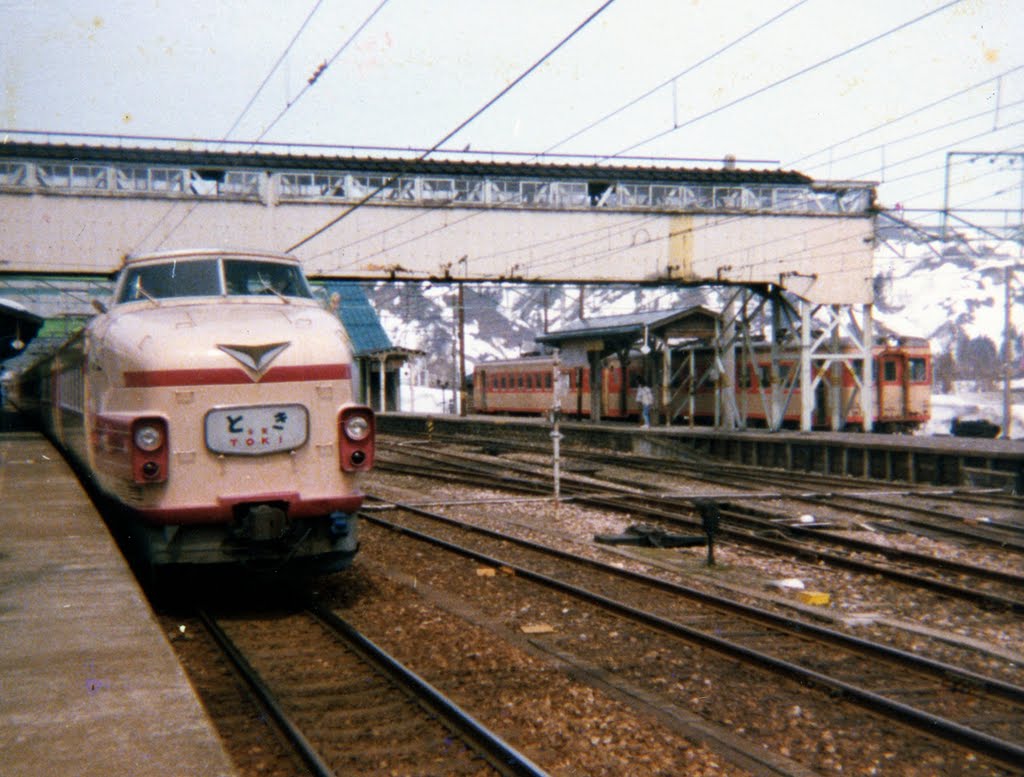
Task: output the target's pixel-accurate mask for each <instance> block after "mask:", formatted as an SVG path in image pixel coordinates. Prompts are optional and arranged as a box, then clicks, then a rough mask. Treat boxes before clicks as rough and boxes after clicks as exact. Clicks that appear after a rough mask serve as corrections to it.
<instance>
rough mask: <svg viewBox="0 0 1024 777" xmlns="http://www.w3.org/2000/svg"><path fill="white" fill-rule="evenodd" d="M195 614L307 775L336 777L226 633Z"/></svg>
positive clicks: (205, 615)
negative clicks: (286, 742) (271, 721)
mask: <svg viewBox="0 0 1024 777" xmlns="http://www.w3.org/2000/svg"><path fill="white" fill-rule="evenodd" d="M197 614H198V616H199V618H200V620H202V622H203V625H204V626H205V627H206V630H207V631H209V632H210V635H211V636H212V637H213V638H214V640H216V642H217V645H218V646H219V647H220V649H221V650H222V651H223V652H224V654H225V655H226V656H227V657H228V658H229V659H230V660H231V663H232V664H233V665H234V667H235V669H237V670H238V672H239V674H241V676H242V678H243V679H244V680H245V682H246V683H247V684H248V686H249V688H250V689H252V691H253V693H255V694H256V697H257V698H258V699H259V702H260V704H261V705H263V708H264V709H266V710H267V712H269V713H270V715H271V717H273V719H274V722H275V723H276V724H277V726H278V728H279V729H280V730H281V731H282V733H284V735H285V736H286V737H287V739H288V741H289V742H290V743H291V745H292V747H293V748H295V751H296V752H297V753H298V754H299V756H300V757H301V758H302V760H303V762H304V763H305V764H306V766H307V767H308V768H309V769H310V771H311V772H312V773H313V774H315V775H317V777H335V772H334V770H333V769H331V768H330V767H329V766H328V765H327V764H326V763H325V762H324V760H323V758H322V757H321V756H320V754H319V753H318V752H317V751H316V748H314V747H313V745H312V744H310V742H309V740H308V739H306V737H305V736H303V734H302V731H300V730H299V727H298V726H297V725H295V723H294V722H293V721H292V719H291V718H290V717H289V716H288V713H286V712H285V711H284V708H283V707H282V706H281V705H280V704H278V702H277V697H275V696H274V694H273V692H272V691H271V690H270V688H268V687H267V685H266V683H264V682H263V680H262V678H261V677H260V675H259V673H258V672H257V671H256V670H255V669H254V668H253V667H252V665H251V664H250V663H249V662H248V661H247V660H246V658H245V656H244V655H243V654H242V651H241V650H239V649H238V646H237V645H235V643H234V642H233V641H232V640H231V638H230V637H229V636H228V635H227V633H226V632H225V631H224V630H223V629H222V628H221V627H220V625H219V624H218V623H217V622H216V621H215V620H214V619H213V618H211V617H210V615H209V614H208V613H207V612H206V611H205V610H199V612H198V613H197Z"/></svg>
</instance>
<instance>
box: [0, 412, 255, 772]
mask: <svg viewBox="0 0 1024 777" xmlns="http://www.w3.org/2000/svg"><path fill="white" fill-rule="evenodd" d="M0 504H2V505H3V510H2V511H0V752H2V753H3V766H2V767H0V772H2V773H3V774H4V775H7V776H8V777H14V776H15V775H17V776H19V777H20V776H22V775H24V776H25V777H28V776H29V775H31V776H32V777H36V776H37V775H43V774H68V775H70V774H73V775H88V776H92V775H95V776H96V777H100V776H101V775H102V777H109V775H113V774H130V775H133V776H134V777H144V776H148V775H153V777H156V776H157V775H159V776H160V777H168V776H169V775H182V776H183V777H184V775H197V774H202V775H225V776H227V775H235V774H236V771H235V768H234V766H233V764H232V762H231V760H230V758H229V757H228V756H227V754H226V753H225V751H224V749H223V746H222V744H221V742H220V739H219V738H218V736H217V733H216V731H215V729H214V727H213V724H212V723H211V722H210V720H209V718H208V717H207V715H206V713H205V711H204V710H203V707H202V705H201V704H200V702H199V700H198V698H197V697H196V695H195V692H194V691H193V688H192V686H191V685H190V683H189V681H188V679H187V677H186V676H185V673H184V671H183V670H182V668H181V667H180V666H179V664H178V662H177V659H176V657H175V655H174V652H173V651H172V649H171V647H170V645H169V644H168V642H167V641H166V639H165V637H164V635H163V634H162V632H161V630H160V627H159V625H158V624H157V622H156V619H155V618H154V616H153V613H152V611H151V610H150V608H149V604H148V602H147V601H146V598H145V596H144V595H143V593H142V590H141V589H140V588H139V586H138V584H137V583H136V581H135V578H134V576H133V575H132V573H131V571H130V569H129V568H128V564H127V562H126V561H125V560H124V558H123V557H122V556H121V554H120V552H119V551H118V548H117V545H116V544H115V542H114V540H113V539H112V537H111V536H110V534H109V533H108V531H107V527H106V525H105V524H104V523H103V520H102V518H101V517H100V516H99V514H98V513H97V512H96V509H95V508H94V507H93V504H92V502H91V501H90V500H89V498H88V496H87V495H86V494H85V492H84V491H83V489H82V487H81V485H80V484H79V482H78V480H77V479H76V478H75V476H74V473H73V472H72V471H71V469H70V467H69V466H68V465H67V464H66V462H65V461H64V459H63V458H62V457H61V455H60V454H59V453H58V452H57V451H56V450H55V449H54V448H53V446H52V445H50V443H49V442H47V441H46V440H45V439H44V438H43V437H42V436H41V435H39V434H37V433H35V432H20V431H17V432H4V433H2V434H0Z"/></svg>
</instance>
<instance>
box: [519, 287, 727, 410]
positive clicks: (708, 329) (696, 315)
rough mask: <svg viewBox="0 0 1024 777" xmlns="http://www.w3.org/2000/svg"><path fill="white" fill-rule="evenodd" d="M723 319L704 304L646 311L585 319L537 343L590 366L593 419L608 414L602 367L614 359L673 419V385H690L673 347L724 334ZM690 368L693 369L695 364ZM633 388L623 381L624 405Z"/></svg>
mask: <svg viewBox="0 0 1024 777" xmlns="http://www.w3.org/2000/svg"><path fill="white" fill-rule="evenodd" d="M719 321H720V317H719V315H718V314H717V313H716V312H714V311H713V310H710V309H708V308H705V307H703V306H694V307H687V308H680V309H675V310H660V311H646V312H637V313H628V314H623V315H616V316H601V317H596V318H588V319H585V320H580V321H577V322H575V323H573V324H572V325H570V326H567V327H566V328H564V329H561V330H558V331H553V332H547V333H545V334H543V335H540V336H538V337H537V338H536V341H537V342H538V343H542V344H544V345H546V346H548V347H549V348H557V349H558V355H559V361H560V362H561V363H562V365H563V366H565V367H568V368H573V367H576V368H580V369H588V370H589V376H590V387H591V390H590V417H591V419H593V420H599V419H600V418H601V417H602V416H603V415H605V413H604V410H605V408H604V407H602V398H603V396H604V394H605V393H606V392H604V391H603V390H602V386H601V381H602V365H603V364H604V363H605V362H606V361H607V360H608V359H609V358H614V359H616V360H617V362H618V365H619V367H621V374H622V375H627V374H629V373H631V372H632V373H635V374H637V377H638V378H639V379H641V380H643V381H644V382H645V383H646V384H647V385H648V386H650V387H651V388H652V390H653V392H654V396H655V411H656V413H657V415H658V416H659V417H661V418H664V419H665V420H670V419H671V417H673V416H674V415H675V414H676V413H677V412H678V408H679V405H680V401H679V398H678V396H674V395H673V391H672V388H671V387H672V386H673V385H675V386H676V387H677V388H678V387H679V386H680V385H684V386H685V385H686V384H687V381H686V380H683V381H682V382H680V380H679V376H678V375H674V374H673V371H674V370H675V371H677V372H678V369H679V365H675V366H673V362H672V346H674V345H676V346H677V345H679V344H682V343H697V342H705V343H707V342H711V341H712V340H713V339H714V338H715V337H716V335H717V334H718V332H719ZM631 364H632V365H633V367H632V369H630V368H629V366H630V365H631ZM687 366H688V368H689V370H691V371H692V369H693V365H692V362H691V363H690V364H689V365H687ZM633 389H634V386H632V385H630V382H629V381H627V380H622V381H620V382H619V384H618V386H617V390H618V392H619V394H620V396H619V402H618V406H619V407H624V406H625V401H626V395H627V393H628V392H630V391H632V390H633ZM676 393H678V392H676Z"/></svg>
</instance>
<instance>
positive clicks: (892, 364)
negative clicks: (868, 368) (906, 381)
mask: <svg viewBox="0 0 1024 777" xmlns="http://www.w3.org/2000/svg"><path fill="white" fill-rule="evenodd" d="M882 380H884V381H886V382H888V383H892V382H893V381H895V380H896V361H895V360H894V359H886V360H885V361H883V362H882Z"/></svg>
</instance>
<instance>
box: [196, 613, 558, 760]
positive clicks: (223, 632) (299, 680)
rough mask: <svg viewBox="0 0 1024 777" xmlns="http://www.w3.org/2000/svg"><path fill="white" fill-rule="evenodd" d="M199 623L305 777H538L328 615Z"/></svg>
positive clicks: (430, 690)
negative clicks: (440, 776)
mask: <svg viewBox="0 0 1024 777" xmlns="http://www.w3.org/2000/svg"><path fill="white" fill-rule="evenodd" d="M199 617H200V620H201V622H202V624H203V626H204V627H205V629H206V630H207V631H208V633H209V634H210V635H211V637H212V638H213V640H215V642H216V643H217V645H218V646H219V647H220V648H221V650H222V651H223V653H224V655H225V656H226V657H227V658H228V659H229V660H230V661H231V663H232V665H233V666H234V668H235V670H236V671H237V672H238V674H239V675H240V676H241V677H242V678H244V680H245V682H246V684H247V685H248V687H249V688H250V689H251V691H252V693H253V694H254V695H255V696H256V698H257V699H258V700H259V704H260V706H261V707H262V709H263V710H265V712H266V714H267V715H268V716H269V717H271V718H272V719H273V720H274V722H275V725H276V727H277V729H278V731H280V732H281V733H282V734H283V736H284V738H286V739H287V741H288V742H289V743H290V745H291V747H292V748H293V749H294V751H295V753H296V754H297V755H298V757H299V759H300V760H301V761H302V763H303V764H304V765H305V767H306V768H307V769H308V770H309V772H310V773H311V774H315V775H318V776H320V775H335V774H361V775H373V774H380V775H395V774H445V775H479V776H483V775H492V774H493V775H502V776H506V777H511V776H512V775H531V776H533V777H539V776H540V775H545V774H546V772H544V771H542V770H541V769H540V768H539V767H538V766H536V765H535V764H533V763H531V762H530V761H529V759H527V758H526V757H524V756H523V755H521V754H520V753H518V752H516V751H515V750H514V749H513V748H511V747H510V746H509V745H508V744H506V743H505V742H504V741H502V739H501V738H500V737H498V736H497V735H496V734H494V733H493V732H492V731H490V730H488V729H487V728H486V727H485V726H483V725H482V724H480V723H479V722H477V721H476V720H474V719H473V718H472V717H471V716H469V715H468V714H466V713H465V712H464V711H463V710H462V709H460V708H459V707H458V705H456V704H455V703H454V702H452V701H451V700H450V699H448V698H447V697H445V696H444V695H443V694H442V693H441V692H439V691H438V690H436V689H435V688H433V687H432V686H430V685H429V684H428V683H426V682H425V681H423V680H422V679H420V678H419V677H418V676H416V675H415V674H414V673H413V672H411V671H410V670H409V669H407V668H406V667H404V666H402V665H401V664H400V663H399V662H397V661H396V660H395V659H394V658H392V657H391V656H390V655H388V654H387V653H386V652H385V651H383V650H382V649H381V648H379V647H378V646H377V645H375V644H374V643H373V642H371V641H370V640H369V639H367V638H366V637H365V636H363V635H362V634H360V633H359V632H358V631H357V630H356V629H354V628H353V627H352V626H350V625H349V624H348V623H346V622H345V621H344V620H342V619H341V618H340V617H338V616H337V615H336V614H335V613H334V612H332V611H330V610H329V609H326V608H324V607H322V606H319V605H316V604H311V605H309V606H308V608H307V609H306V610H305V611H303V612H296V613H285V614H280V615H276V616H272V617H266V616H260V617H218V616H214V615H211V614H209V613H206V612H202V613H200V615H199Z"/></svg>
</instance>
